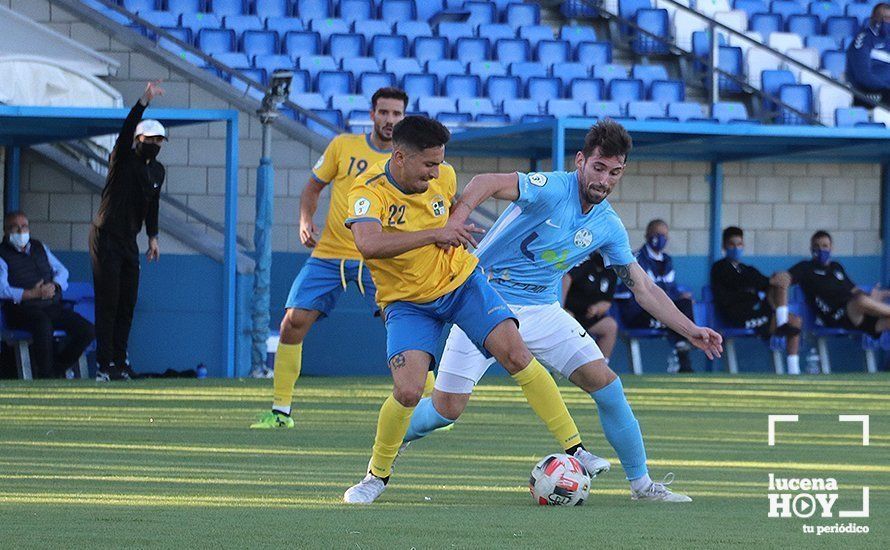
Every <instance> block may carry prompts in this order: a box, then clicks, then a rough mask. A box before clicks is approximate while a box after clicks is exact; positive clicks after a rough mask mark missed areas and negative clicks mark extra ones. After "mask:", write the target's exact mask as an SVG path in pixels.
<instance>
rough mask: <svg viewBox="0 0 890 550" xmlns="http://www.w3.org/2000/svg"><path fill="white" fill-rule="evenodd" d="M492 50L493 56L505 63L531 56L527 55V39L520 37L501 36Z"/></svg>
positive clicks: (523, 59) (528, 51)
mask: <svg viewBox="0 0 890 550" xmlns="http://www.w3.org/2000/svg"><path fill="white" fill-rule="evenodd" d="M511 5H514V4H511ZM522 5H525V4H522ZM494 52H495V58H496V59H497V60H498V61H500V62H501V63H503V64H505V65H506V64H509V63H516V62H520V61H529V60H530V59H531V57H530V56H529V53H530V49H529V45H528V40H525V39H522V38H513V39H504V38H502V39H500V40H498V41H497V42H495V44H494Z"/></svg>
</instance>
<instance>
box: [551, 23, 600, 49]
mask: <svg viewBox="0 0 890 550" xmlns="http://www.w3.org/2000/svg"><path fill="white" fill-rule="evenodd" d="M559 38H560V39H562V40H565V41H566V42H568V43H569V44H571V45H572V51H575V49H577V47H578V44H580V43H581V42H596V31H594V30H593V27H589V26H587V25H563V26H562V28H560V29H559Z"/></svg>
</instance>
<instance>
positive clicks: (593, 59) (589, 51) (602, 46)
mask: <svg viewBox="0 0 890 550" xmlns="http://www.w3.org/2000/svg"><path fill="white" fill-rule="evenodd" d="M575 61H577V62H578V63H582V64H584V66H586V67H587V69H588V70H590V68H591V67H596V66H597V65H606V64H608V63H611V62H612V44H610V43H609V42H581V43H580V44H578V47H577V48H576V49H575Z"/></svg>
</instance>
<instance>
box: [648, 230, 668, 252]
mask: <svg viewBox="0 0 890 550" xmlns="http://www.w3.org/2000/svg"><path fill="white" fill-rule="evenodd" d="M647 244H648V245H649V248H651V249H652V250H654V251H656V252H661V251H662V250H664V247H666V246H667V244H668V238H667V237H666V236H665V235H662V234H661V233H656V234H655V235H652V236H651V237H649V240H648V241H647Z"/></svg>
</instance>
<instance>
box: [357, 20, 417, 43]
mask: <svg viewBox="0 0 890 550" xmlns="http://www.w3.org/2000/svg"><path fill="white" fill-rule="evenodd" d="M352 32H355V33H358V34H362V35H364V36H365V42H366V43H368V44H370V43H371V41H372V40H374V37H375V36H385V37H389V35H391V34H392V23H391V22H390V21H377V20H375V19H371V20H369V21H354V22H353V23H352ZM403 38H404V37H403Z"/></svg>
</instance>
